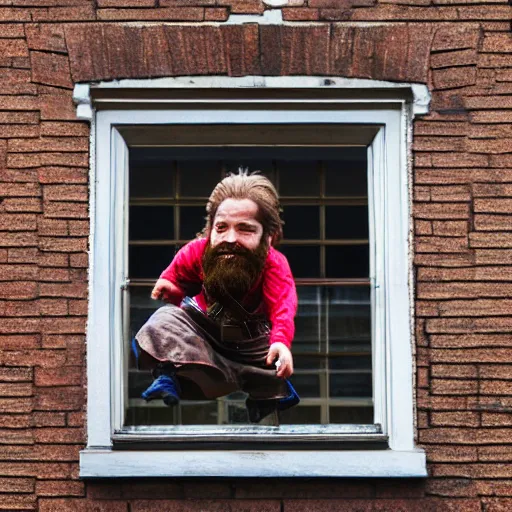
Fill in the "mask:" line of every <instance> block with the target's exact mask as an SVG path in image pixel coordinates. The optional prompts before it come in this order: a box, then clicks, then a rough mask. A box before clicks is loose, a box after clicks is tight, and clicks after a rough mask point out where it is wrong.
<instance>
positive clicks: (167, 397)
mask: <svg viewBox="0 0 512 512" xmlns="http://www.w3.org/2000/svg"><path fill="white" fill-rule="evenodd" d="M141 396H142V398H144V400H146V402H151V400H155V399H156V398H161V399H162V400H163V401H164V404H165V405H169V406H171V405H176V404H177V403H178V402H179V401H180V393H179V384H178V382H177V381H176V380H175V379H174V378H173V377H171V376H170V375H160V376H159V377H157V378H156V379H155V380H154V381H153V383H152V384H151V386H149V388H148V389H146V391H144V393H142V395H141Z"/></svg>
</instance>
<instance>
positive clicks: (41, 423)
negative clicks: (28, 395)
mask: <svg viewBox="0 0 512 512" xmlns="http://www.w3.org/2000/svg"><path fill="white" fill-rule="evenodd" d="M65 425H66V413H63V412H33V413H32V426H34V427H64V426H65ZM48 478H60V476H53V477H50V476H49V477H48Z"/></svg>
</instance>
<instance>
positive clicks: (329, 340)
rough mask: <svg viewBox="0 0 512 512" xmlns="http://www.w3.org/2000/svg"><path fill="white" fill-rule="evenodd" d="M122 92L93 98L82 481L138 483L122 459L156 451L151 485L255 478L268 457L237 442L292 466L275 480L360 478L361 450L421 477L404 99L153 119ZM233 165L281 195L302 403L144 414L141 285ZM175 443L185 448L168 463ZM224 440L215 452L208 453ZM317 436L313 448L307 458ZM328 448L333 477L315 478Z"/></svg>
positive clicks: (191, 108)
mask: <svg viewBox="0 0 512 512" xmlns="http://www.w3.org/2000/svg"><path fill="white" fill-rule="evenodd" d="M227 80H228V81H229V79H227ZM93 93H94V90H93ZM203 93H204V94H203ZM132 94H133V99H132V100H127V99H125V100H123V101H125V102H126V107H127V108H126V109H122V108H121V109H120V108H119V104H118V103H117V102H116V101H117V100H116V99H115V91H114V90H109V89H108V87H106V88H103V89H102V88H101V86H100V87H98V90H97V97H96V98H95V106H96V108H97V109H98V111H97V113H96V119H95V121H96V123H95V133H94V135H93V136H94V140H95V141H96V157H95V164H96V165H95V175H94V176H93V179H94V182H95V183H96V186H95V189H94V191H93V193H92V198H91V207H92V208H91V211H92V212H93V222H92V250H93V255H92V269H91V276H92V279H91V289H90V292H91V308H90V316H89V329H88V347H89V352H88V354H89V355H88V374H89V397H88V398H89V399H88V416H89V422H88V424H89V429H88V448H87V449H86V450H85V451H84V452H83V453H82V461H81V474H82V476H106V474H107V472H106V470H105V464H106V466H108V467H109V468H110V472H109V473H108V474H109V475H112V476H133V475H132V473H129V474H127V473H126V471H135V470H133V469H132V470H129V469H126V468H129V467H131V466H130V463H131V462H129V461H135V460H136V459H137V455H136V454H137V453H139V454H140V451H143V450H144V453H146V451H147V450H151V449H152V448H155V447H156V448H158V451H154V450H153V451H151V453H152V457H153V456H154V457H155V459H154V460H158V461H161V464H160V463H157V465H156V466H155V467H152V469H148V470H147V471H149V473H148V472H144V473H143V474H145V475H148V476H149V475H151V474H154V475H159V476H164V475H179V474H186V475H189V476H190V475H194V474H197V475H199V474H201V475H205V474H210V475H212V476H213V475H216V476H219V475H220V476H228V475H240V476H248V475H253V476H254V475H255V474H258V470H257V469H255V468H257V467H258V464H260V465H261V464H263V463H262V462H260V463H258V462H257V461H256V462H255V461H254V458H249V459H244V457H243V456H241V457H242V458H241V459H240V457H239V458H238V459H237V455H236V453H237V452H233V449H234V448H238V449H240V447H241V443H243V445H242V448H243V450H244V453H249V454H250V452H251V450H258V453H262V450H261V448H262V446H261V443H265V447H266V448H268V449H267V450H264V453H265V460H266V462H265V463H264V465H265V467H266V466H267V465H268V464H273V462H272V463H271V462H269V461H270V460H274V459H275V460H279V458H278V457H279V456H280V455H281V456H282V457H284V459H283V460H287V461H288V462H292V459H293V460H294V461H295V462H293V463H292V466H288V462H287V463H286V464H284V465H283V464H277V468H278V469H276V471H278V473H276V474H281V475H283V476H284V475H285V474H286V472H287V471H288V476H291V474H301V473H300V469H299V470H297V467H299V468H300V467H304V468H305V467H309V468H310V471H309V472H304V473H302V474H303V476H308V475H310V474H311V471H313V474H315V475H325V476H342V475H345V476H364V475H366V474H367V472H366V470H367V468H366V469H365V468H364V465H365V464H364V463H363V462H362V461H363V460H364V458H365V457H372V460H375V461H378V460H380V461H381V463H380V466H379V464H377V465H378V467H377V469H376V470H375V476H377V475H379V476H384V475H387V474H390V475H393V476H399V475H404V476H405V475H408V476H421V475H424V474H425V463H424V455H423V453H422V452H421V451H418V450H416V449H415V447H414V438H413V432H414V430H413V402H412V393H413V387H412V374H413V366H412V356H411V335H410V304H409V303H410V299H409V297H410V284H409V282H410V276H409V273H410V270H409V266H410V263H409V261H408V237H409V219H408V183H407V165H406V161H407V151H406V137H407V133H406V129H407V123H406V116H407V114H408V113H409V109H410V103H408V102H407V101H406V96H404V94H403V92H401V93H397V92H394V91H393V92H392V93H390V92H387V93H382V92H380V93H377V92H375V91H374V92H373V94H372V97H371V98H370V99H368V98H367V97H361V95H354V94H353V92H352V93H351V94H347V93H346V92H344V91H343V90H339V89H335V90H332V89H331V90H328V91H324V90H321V89H320V90H316V89H313V90H307V91H306V90H300V91H295V92H294V94H293V95H291V94H290V91H288V90H286V89H282V90H271V91H268V92H267V91H266V90H264V89H257V90H254V91H251V92H244V93H243V94H240V91H238V90H222V89H219V90H211V89H210V90H208V91H202V93H201V94H199V93H198V92H197V91H195V92H194V94H193V95H192V96H191V95H190V91H183V90H181V89H176V90H171V91H169V90H167V91H163V90H161V89H157V90H155V97H156V99H155V98H152V99H151V100H150V104H151V107H152V109H151V110H149V109H148V108H147V107H148V105H147V104H146V102H147V101H148V100H146V99H145V98H144V96H145V95H141V97H138V96H137V94H136V93H135V92H133V91H132ZM292 96H293V98H292ZM146 97H147V95H146ZM155 103H156V104H157V105H158V109H155V108H154V106H155ZM114 105H115V108H113V107H114ZM240 165H242V166H244V167H248V168H249V169H250V170H260V171H262V172H263V173H264V174H266V175H267V176H268V177H269V178H270V179H271V180H272V181H273V182H274V184H275V185H276V187H277V188H278V191H279V193H280V196H281V202H282V207H283V218H284V220H285V228H284V229H285V233H284V234H285V237H284V240H283V242H282V244H281V246H280V247H279V249H280V250H281V251H282V252H284V254H286V256H287V257H288V259H289V262H290V265H291V267H292V270H293V272H294V275H295V277H296V280H297V287H298V292H299V312H298V316H297V319H296V327H297V334H296V338H295V340H294V349H293V352H294V359H295V363H296V364H295V365H296V372H295V375H294V377H293V378H292V381H293V382H294V384H295V385H296V388H297V390H298V392H299V394H300V395H301V399H302V402H301V404H300V405H299V406H298V407H295V408H293V409H290V410H289V411H287V413H285V414H283V416H282V417H281V424H280V426H279V427H269V426H259V425H249V424H248V423H247V418H246V416H245V408H244V406H243V403H244V398H245V397H244V396H243V394H241V393H235V394H233V395H230V396H228V397H225V398H223V399H219V400H217V401H213V402H204V403H197V402H185V401H184V402H182V403H181V404H180V405H179V407H177V408H174V409H169V408H166V407H162V406H160V404H158V403H151V404H149V405H148V404H146V403H144V402H143V401H142V400H141V399H139V396H140V392H141V391H142V389H144V388H145V387H146V386H147V385H148V384H149V382H150V380H151V379H150V377H149V376H148V375H147V374H146V373H144V372H140V371H138V370H136V369H135V368H134V367H133V366H131V365H130V357H129V341H130V339H131V337H132V336H133V334H134V333H135V332H136V331H137V330H138V328H139V327H140V325H142V323H143V322H144V321H145V319H146V318H147V317H148V316H149V315H150V314H151V312H152V311H153V310H154V309H155V307H156V304H155V303H154V301H151V300H150V299H149V291H150V289H151V286H152V284H153V283H154V281H155V279H156V278H157V277H158V275H159V273H160V272H161V270H162V269H163V268H165V267H166V266H167V265H168V263H169V262H170V261H171V259H172V257H173V255H174V253H175V251H176V250H177V249H178V248H179V247H180V246H181V245H183V244H185V243H186V242H187V241H188V240H190V239H191V238H193V237H194V236H195V234H196V233H197V232H198V231H200V230H201V228H202V227H203V218H204V206H205V203H206V199H207V197H208V195H209V193H210V192H211V190H212V188H213V186H214V185H215V184H216V183H217V181H218V180H219V179H220V178H221V177H222V176H223V175H224V173H225V172H226V171H229V170H234V169H236V168H238V166H240ZM93 347H94V352H93ZM105 389H110V390H111V392H110V394H109V393H105V392H104V390H105ZM196 441H201V444H198V443H197V442H196ZM184 442H186V443H187V447H189V448H190V450H188V451H183V450H181V451H180V452H177V451H176V447H178V446H179V447H180V448H183V443H184ZM195 442H196V443H195ZM178 443H180V444H178ZM219 443H221V444H223V445H224V446H225V447H226V450H224V451H220V452H210V451H208V450H209V449H210V450H211V449H214V448H215V447H218V445H219ZM279 443H287V447H290V448H291V451H288V449H285V450H278V448H279ZM311 443H320V444H318V445H317V446H315V447H314V448H315V449H314V450H313V451H312V449H311ZM112 446H113V447H114V448H115V449H114V450H111V449H110V447H112ZM320 446H321V448H322V449H321V450H317V448H319V447H320ZM105 448H107V449H106V450H105ZM126 448H130V450H128V449H126ZM298 448H299V449H300V450H301V451H300V452H297V449H298ZM344 448H345V449H346V448H350V450H346V451H344ZM137 450H139V451H137ZM333 452H336V454H337V457H339V456H341V457H342V458H343V460H344V462H343V463H342V464H341V465H343V466H344V467H343V468H342V467H341V466H340V467H339V468H337V469H332V468H331V469H325V461H326V460H328V457H332V455H333ZM209 453H215V454H216V455H215V464H214V466H215V468H216V469H212V468H213V466H210V469H209V470H208V469H206V470H205V469H197V468H196V469H192V468H188V469H187V460H192V459H193V460H197V457H208V456H209V455H208V454H209ZM340 454H341V455H340ZM398 455H400V457H398V459H400V460H399V461H398V462H397V460H398V459H397V456H398ZM297 457H298V459H297V460H296V458H297ZM170 460H173V461H174V462H173V464H169V461H170ZM300 460H302V463H301V462H300ZM313 460H315V461H316V462H313ZM357 460H360V462H356V461H357ZM121 461H122V462H121ZM306 461H307V466H306V465H305V462H306ZM322 461H323V462H322ZM126 464H128V466H127V465H126ZM137 464H139V462H137ZM297 464H298V466H297ZM315 464H316V465H315ZM219 465H220V466H219ZM285 466H288V469H285ZM100 467H101V468H103V469H100ZM262 467H263V466H262ZM320 467H323V469H321V470H320V469H315V468H320ZM291 468H293V469H291ZM311 468H313V469H311ZM267 469H268V468H267ZM205 471H206V473H205ZM208 471H209V473H208ZM100 473H101V474H100ZM267 474H268V473H267Z"/></svg>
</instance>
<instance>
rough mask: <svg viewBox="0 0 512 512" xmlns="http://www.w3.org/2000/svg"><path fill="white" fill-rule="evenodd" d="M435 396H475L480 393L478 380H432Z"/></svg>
mask: <svg viewBox="0 0 512 512" xmlns="http://www.w3.org/2000/svg"><path fill="white" fill-rule="evenodd" d="M431 390H432V394H434V395H475V394H476V393H477V391H478V382H477V381H476V380H457V379H432V381H431Z"/></svg>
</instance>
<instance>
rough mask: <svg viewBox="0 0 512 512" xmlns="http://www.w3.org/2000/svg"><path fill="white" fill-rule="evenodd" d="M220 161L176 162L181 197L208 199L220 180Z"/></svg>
mask: <svg viewBox="0 0 512 512" xmlns="http://www.w3.org/2000/svg"><path fill="white" fill-rule="evenodd" d="M220 169H221V168H220V161H215V160H199V161H198V160H186V161H181V162H178V170H179V172H180V196H181V197H201V196H202V197H205V198H206V197H210V194H211V193H212V191H213V189H214V188H215V185H217V183H218V182H219V181H220V179H221V172H220Z"/></svg>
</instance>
